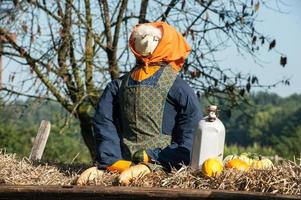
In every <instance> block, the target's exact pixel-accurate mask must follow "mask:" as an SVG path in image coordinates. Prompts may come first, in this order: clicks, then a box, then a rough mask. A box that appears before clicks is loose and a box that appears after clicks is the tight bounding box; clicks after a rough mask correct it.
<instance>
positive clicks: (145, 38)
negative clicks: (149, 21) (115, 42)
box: [133, 24, 162, 56]
mask: <svg viewBox="0 0 301 200" xmlns="http://www.w3.org/2000/svg"><path fill="white" fill-rule="evenodd" d="M133 36H134V42H135V47H134V48H135V51H136V52H137V53H139V54H140V55H141V56H149V55H151V54H152V53H153V52H154V50H155V49H156V47H157V46H158V44H159V42H160V39H161V38H162V31H161V29H160V28H156V27H153V26H151V25H145V24H142V25H140V26H138V27H137V28H135V29H134V30H133Z"/></svg>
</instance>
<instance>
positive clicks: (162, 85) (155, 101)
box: [119, 64, 177, 159]
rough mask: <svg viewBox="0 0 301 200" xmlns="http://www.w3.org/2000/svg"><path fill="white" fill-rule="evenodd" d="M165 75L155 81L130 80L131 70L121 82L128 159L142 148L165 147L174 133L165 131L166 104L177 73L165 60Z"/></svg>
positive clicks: (122, 133) (123, 145) (124, 135)
mask: <svg viewBox="0 0 301 200" xmlns="http://www.w3.org/2000/svg"><path fill="white" fill-rule="evenodd" d="M162 67H163V71H162V73H161V76H160V77H159V78H158V79H157V82H156V83H155V84H153V85H140V84H138V85H133V86H130V85H129V84H128V82H129V79H130V76H131V73H127V74H126V75H125V77H124V79H123V81H122V83H121V87H120V92H119V102H120V110H121V136H122V138H123V142H122V145H121V148H122V154H123V157H124V159H131V155H132V154H133V153H134V152H135V151H137V150H140V149H147V148H164V147H166V146H167V145H169V144H170V142H171V137H170V136H169V135H165V134H163V133H162V121H163V113H164V106H165V103H166V98H167V94H168V91H169V90H170V88H171V86H172V85H173V83H174V81H175V79H176V77H177V74H176V73H175V72H174V71H173V69H172V68H171V67H170V66H169V65H166V64H164V66H162Z"/></svg>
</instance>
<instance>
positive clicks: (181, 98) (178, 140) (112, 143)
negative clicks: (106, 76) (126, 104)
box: [93, 76, 202, 169]
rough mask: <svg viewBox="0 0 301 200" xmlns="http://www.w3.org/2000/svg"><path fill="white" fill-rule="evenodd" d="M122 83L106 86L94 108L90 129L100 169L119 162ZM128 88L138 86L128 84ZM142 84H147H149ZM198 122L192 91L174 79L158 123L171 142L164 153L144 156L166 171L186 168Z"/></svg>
mask: <svg viewBox="0 0 301 200" xmlns="http://www.w3.org/2000/svg"><path fill="white" fill-rule="evenodd" d="M122 79H123V77H121V78H119V79H116V80H113V81H112V82H110V83H109V84H108V85H107V87H106V88H105V90H104V92H103V94H102V96H101V97H100V100H99V102H98V105H97V107H96V112H95V117H94V123H93V129H94V136H95V140H96V151H97V162H98V165H99V166H98V167H99V168H100V169H104V168H106V167H107V166H110V165H111V164H113V163H114V162H116V161H117V160H121V159H123V158H122V155H121V149H120V141H121V140H120V137H122V136H121V133H120V132H119V131H118V129H119V128H118V127H119V120H120V119H119V116H120V115H119V103H118V93H119V88H120V85H121V81H122ZM143 82H144V81H142V82H140V83H139V84H143ZM132 84H138V82H136V81H132ZM145 84H150V83H149V80H146V81H145ZM201 118H202V113H201V110H200V102H199V100H198V98H197V97H196V95H195V93H194V92H193V90H192V88H191V87H190V86H189V85H188V84H187V83H186V82H185V81H184V80H183V79H181V78H180V77H179V76H178V77H177V78H176V80H175V82H174V83H173V85H172V87H171V88H170V90H169V92H168V96H167V99H166V104H165V107H164V113H163V123H162V124H163V127H162V131H163V134H167V135H171V136H172V142H171V144H170V145H169V146H167V147H166V148H164V149H159V148H155V149H147V154H148V155H149V156H150V157H151V158H152V159H153V160H155V161H156V162H157V163H159V164H161V165H162V166H163V167H166V168H170V167H176V168H179V167H180V166H181V164H185V165H189V164H190V161H191V152H192V144H193V137H194V133H195V128H196V127H197V124H198V122H199V120H200V119H201Z"/></svg>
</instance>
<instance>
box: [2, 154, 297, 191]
mask: <svg viewBox="0 0 301 200" xmlns="http://www.w3.org/2000/svg"><path fill="white" fill-rule="evenodd" d="M86 168H87V166H74V165H72V166H71V165H70V166H67V165H48V164H45V163H44V164H41V163H31V162H30V161H29V160H28V159H25V158H24V159H22V160H19V159H16V157H15V156H14V155H9V154H4V153H1V152H0V185H1V184H9V185H11V184H14V185H69V184H74V183H75V181H76V179H77V177H78V176H79V174H80V173H81V172H82V171H83V169H86ZM117 178H118V174H114V173H109V172H108V173H105V174H104V175H103V176H102V177H99V178H97V179H96V180H94V181H93V182H92V183H89V184H91V185H102V186H111V185H118V182H117V181H116V179H117ZM130 186H138V187H164V188H191V189H220V190H230V191H238V190H239V191H252V192H270V193H278V194H291V195H301V163H300V162H299V163H297V162H289V161H287V162H283V163H281V164H278V165H276V167H275V168H274V169H272V170H250V171H248V172H237V171H232V170H224V171H223V173H222V174H221V175H220V176H218V177H206V176H204V175H202V173H201V172H199V171H192V170H191V169H190V168H189V167H183V168H181V169H180V170H178V171H176V170H174V171H172V172H171V173H165V172H163V171H154V172H153V173H151V174H148V175H146V176H144V177H142V178H140V179H136V180H133V181H132V183H131V185H130Z"/></svg>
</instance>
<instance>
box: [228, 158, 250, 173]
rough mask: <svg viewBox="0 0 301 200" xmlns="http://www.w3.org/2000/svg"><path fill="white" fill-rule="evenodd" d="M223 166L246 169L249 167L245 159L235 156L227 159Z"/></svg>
mask: <svg viewBox="0 0 301 200" xmlns="http://www.w3.org/2000/svg"><path fill="white" fill-rule="evenodd" d="M225 168H227V169H236V170H241V171H247V170H248V169H249V165H248V164H247V163H246V162H245V161H243V160H240V159H238V158H235V159H232V160H229V161H228V162H227V163H226V164H225Z"/></svg>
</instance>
